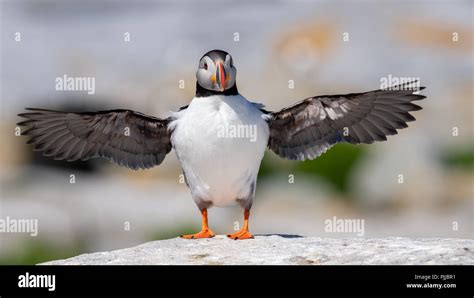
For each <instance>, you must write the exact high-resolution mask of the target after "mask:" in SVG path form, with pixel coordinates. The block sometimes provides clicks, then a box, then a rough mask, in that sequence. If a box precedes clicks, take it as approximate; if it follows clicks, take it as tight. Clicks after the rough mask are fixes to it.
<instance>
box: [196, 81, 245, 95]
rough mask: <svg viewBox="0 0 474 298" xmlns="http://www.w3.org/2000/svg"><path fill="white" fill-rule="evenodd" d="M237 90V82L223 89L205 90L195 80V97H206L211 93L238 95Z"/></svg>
mask: <svg viewBox="0 0 474 298" xmlns="http://www.w3.org/2000/svg"><path fill="white" fill-rule="evenodd" d="M238 94H239V91H237V84H234V86H232V88H229V89H227V90H224V91H222V92H221V91H213V90H207V89H204V88H203V87H201V85H199V83H198V82H196V97H207V96H213V95H238Z"/></svg>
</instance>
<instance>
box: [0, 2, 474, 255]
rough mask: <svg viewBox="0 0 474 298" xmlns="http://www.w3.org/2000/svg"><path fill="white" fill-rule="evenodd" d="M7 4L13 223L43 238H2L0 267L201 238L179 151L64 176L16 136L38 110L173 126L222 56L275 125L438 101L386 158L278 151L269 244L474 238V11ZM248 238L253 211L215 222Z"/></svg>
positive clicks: (5, 77) (266, 226)
mask: <svg viewBox="0 0 474 298" xmlns="http://www.w3.org/2000/svg"><path fill="white" fill-rule="evenodd" d="M0 3H1V16H0V20H1V21H0V26H1V46H0V51H1V54H0V57H1V59H0V63H1V68H0V69H1V74H0V87H1V93H0V96H1V101H0V102H1V118H0V133H1V136H2V138H1V146H0V164H1V167H0V219H1V218H3V219H5V218H6V217H7V216H9V217H10V218H24V219H37V220H38V224H39V231H38V236H37V237H31V236H30V235H29V234H20V233H0V264H34V263H38V262H43V261H47V260H52V259H58V258H66V257H71V256H74V255H77V254H80V253H86V252H96V251H101V250H112V249H119V248H125V247H130V246H134V245H138V244H140V243H143V242H146V241H151V240H156V239H166V238H172V237H176V236H178V235H180V234H184V233H191V232H196V231H198V230H199V228H200V215H199V212H198V209H197V207H196V206H195V204H194V202H193V201H192V199H191V196H190V193H189V190H188V189H187V188H186V186H185V185H184V184H181V183H180V179H179V175H180V173H181V172H180V168H179V164H178V162H177V159H176V157H175V155H174V152H171V153H170V154H169V155H168V156H167V158H166V160H165V162H164V163H163V164H162V165H161V166H159V167H156V168H154V169H151V170H147V171H143V170H140V171H132V170H128V169H125V168H120V167H118V166H116V165H113V164H111V163H109V162H107V161H103V160H90V161H88V162H82V163H81V162H79V163H76V162H75V163H66V162H61V161H54V160H50V159H46V158H43V157H41V156H40V155H38V154H36V153H33V151H32V150H31V147H30V146H29V145H25V142H26V138H24V137H18V136H16V135H15V128H16V122H18V121H19V120H20V118H19V117H17V116H16V115H17V114H18V113H21V112H22V111H23V108H24V107H41V108H52V109H62V110H69V111H84V110H100V109H111V108H113V109H116V108H126V109H132V110H136V111H141V112H144V113H147V114H150V115H154V116H158V117H166V116H168V115H169V111H172V110H176V109H177V108H179V107H181V106H183V105H186V104H188V103H189V101H190V100H191V99H192V97H193V95H194V87H195V78H194V75H195V71H196V68H197V66H198V60H199V58H200V57H201V56H202V55H203V54H204V53H205V52H207V51H208V50H211V49H215V48H218V49H223V50H226V51H228V52H230V53H231V54H232V55H233V58H234V63H235V65H236V67H237V69H238V76H237V81H238V87H239V91H240V92H241V93H242V94H243V95H244V96H245V97H247V98H248V99H249V100H253V101H257V102H263V103H265V104H266V106H267V109H268V110H278V109H280V108H283V107H285V106H288V105H291V104H293V103H295V102H296V101H298V100H301V99H303V98H306V97H309V96H313V95H321V94H338V93H351V92H361V91H368V90H373V89H379V88H380V80H381V79H382V78H384V77H388V76H389V75H392V76H394V77H419V78H420V79H421V84H422V85H423V86H426V87H427V89H426V90H425V91H423V94H425V95H427V96H428V98H427V99H426V100H424V101H422V102H420V105H421V106H423V108H424V109H423V110H422V111H419V112H415V113H414V116H415V117H416V118H417V121H416V122H411V123H409V125H410V127H409V128H408V129H405V130H402V131H400V132H399V135H396V136H392V137H389V140H388V142H383V143H377V144H374V145H360V146H351V145H343V144H339V145H337V146H335V147H333V149H331V150H330V151H329V152H328V153H326V154H324V155H323V156H321V157H320V158H318V159H316V160H313V161H306V162H291V161H284V160H281V159H280V158H278V157H277V156H276V155H275V154H273V153H272V152H270V151H268V152H267V154H266V156H265V159H264V161H263V164H262V168H261V171H260V175H259V178H258V179H259V183H258V187H257V195H256V199H255V203H254V207H253V209H252V217H251V222H250V225H251V231H252V232H253V233H254V234H273V233H280V234H297V235H304V236H319V237H356V235H355V234H351V233H326V232H325V220H327V219H332V218H333V216H336V217H337V218H341V219H345V218H346V219H364V220H365V235H364V237H389V236H406V237H451V238H473V231H474V229H473V213H474V212H473V211H474V205H473V204H474V203H473V202H474V200H473V197H474V183H473V182H474V181H473V178H474V175H473V168H474V139H473V130H474V126H473V112H474V106H473V40H472V37H473V2H472V1H469V0H467V1H410V2H409V1H375V0H373V1H372V0H371V1H235V2H231V1H199V2H198V1H158V0H150V1H133V2H132V1H59V0H55V1H51V0H47V1H46V0H41V1H9V0H6V1H5V0H4V1H1V2H0ZM17 33H20V40H16V39H18V38H17V37H18V34H17ZM344 33H348V35H345V34H344ZM455 33H456V34H455ZM127 36H128V37H129V41H128V39H127ZM455 36H458V38H457V39H456V38H455ZM344 37H346V40H344ZM347 38H348V40H347ZM64 74H66V75H68V76H72V77H83V76H85V77H94V78H95V89H96V90H95V91H96V92H95V94H93V95H88V94H87V93H86V92H83V91H72V92H64V91H56V90H55V79H56V77H62V76H63V75H64ZM181 80H183V81H181ZM290 80H292V81H293V82H294V88H293V89H291V88H289V81H290ZM180 81H181V82H184V88H183V89H181V88H179V87H180ZM453 132H454V133H453ZM456 132H457V133H456ZM216 170H218V169H216ZM71 174H74V175H75V177H76V178H75V179H76V183H75V184H71V183H70V175H71ZM289 175H294V183H289ZM399 175H403V183H399V181H398V179H399ZM237 221H239V222H240V223H242V210H241V209H240V208H239V207H234V208H213V209H211V210H210V224H211V227H212V228H213V229H214V231H215V232H217V233H219V234H227V233H230V232H232V231H233V229H234V223H235V222H237Z"/></svg>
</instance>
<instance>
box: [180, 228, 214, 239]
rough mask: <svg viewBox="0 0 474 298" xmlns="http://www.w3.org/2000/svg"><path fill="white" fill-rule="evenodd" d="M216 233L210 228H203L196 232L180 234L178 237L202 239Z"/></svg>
mask: <svg viewBox="0 0 474 298" xmlns="http://www.w3.org/2000/svg"><path fill="white" fill-rule="evenodd" d="M215 235H216V234H214V232H213V231H211V230H204V231H201V232H199V233H196V234H189V235H181V236H179V237H180V238H183V239H204V238H212V237H214V236H215Z"/></svg>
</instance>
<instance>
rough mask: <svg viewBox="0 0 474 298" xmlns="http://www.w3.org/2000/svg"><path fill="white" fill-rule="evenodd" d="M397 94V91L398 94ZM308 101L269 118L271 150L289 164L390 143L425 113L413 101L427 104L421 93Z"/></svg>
mask: <svg viewBox="0 0 474 298" xmlns="http://www.w3.org/2000/svg"><path fill="white" fill-rule="evenodd" d="M393 89H395V90H393ZM393 89H392V90H374V91H370V92H364V93H351V94H345V95H323V96H315V97H310V98H307V99H304V100H303V101H301V102H298V103H296V104H294V105H293V106H290V107H287V108H284V109H282V110H281V111H279V112H267V111H265V112H266V113H269V114H270V116H271V117H269V118H268V120H267V121H268V123H269V127H270V138H269V141H268V147H269V148H270V149H271V150H273V151H274V152H275V153H276V154H278V155H279V156H281V157H283V158H287V159H294V160H305V159H313V158H316V157H318V156H320V155H321V154H322V153H324V152H326V151H327V150H328V149H329V148H330V147H332V146H333V145H334V144H336V143H339V142H348V143H352V144H360V143H363V144H371V143H373V142H375V141H385V140H387V136H388V135H395V134H397V133H398V131H397V130H398V129H402V128H406V127H407V126H408V125H407V122H410V121H414V120H415V117H413V116H412V115H411V114H410V112H413V111H418V110H421V109H422V108H421V107H420V106H419V105H416V104H414V103H412V102H413V101H417V100H422V99H424V98H426V97H425V96H423V95H419V94H414V92H415V91H419V90H423V89H424V87H421V88H419V89H418V90H413V89H412V88H408V89H405V90H403V89H402V88H399V89H398V90H397V88H393Z"/></svg>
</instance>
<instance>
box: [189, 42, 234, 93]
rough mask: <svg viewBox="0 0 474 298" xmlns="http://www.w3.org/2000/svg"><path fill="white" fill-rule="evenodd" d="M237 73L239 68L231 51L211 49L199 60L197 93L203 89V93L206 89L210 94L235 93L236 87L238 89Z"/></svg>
mask: <svg viewBox="0 0 474 298" xmlns="http://www.w3.org/2000/svg"><path fill="white" fill-rule="evenodd" d="M236 75H237V70H236V69H235V67H234V63H233V61H232V56H231V55H230V54H229V53H227V52H225V51H221V50H212V51H209V52H207V53H206V54H204V55H203V56H202V58H201V59H200V60H199V68H198V70H197V72H196V79H197V89H198V90H197V93H199V91H200V90H201V93H203V92H202V91H204V93H210V94H234V93H236V92H234V89H235V91H237V87H236V84H235V77H236ZM202 89H205V90H202Z"/></svg>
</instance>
